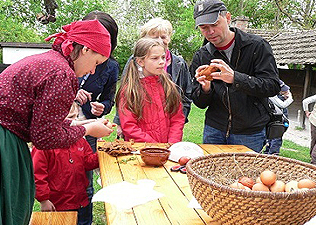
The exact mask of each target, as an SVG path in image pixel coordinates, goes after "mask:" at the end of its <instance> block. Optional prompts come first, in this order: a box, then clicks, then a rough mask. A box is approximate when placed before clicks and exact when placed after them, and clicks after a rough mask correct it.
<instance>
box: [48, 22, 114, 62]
mask: <svg viewBox="0 0 316 225" xmlns="http://www.w3.org/2000/svg"><path fill="white" fill-rule="evenodd" d="M62 28H63V30H64V31H65V32H62V33H56V34H53V35H50V36H49V37H47V38H45V41H49V40H50V39H52V38H56V39H55V41H54V44H53V45H61V49H62V51H63V54H64V55H65V56H68V55H69V54H70V53H71V52H72V51H73V46H72V43H73V42H76V43H78V44H81V45H84V46H86V47H88V48H90V49H92V50H93V51H95V52H98V53H100V54H101V55H104V56H106V57H110V54H111V37H110V33H109V32H108V31H107V30H106V29H105V27H104V26H103V25H102V24H101V23H100V22H99V21H98V20H84V21H77V22H72V23H71V24H68V25H65V26H63V27H62Z"/></svg>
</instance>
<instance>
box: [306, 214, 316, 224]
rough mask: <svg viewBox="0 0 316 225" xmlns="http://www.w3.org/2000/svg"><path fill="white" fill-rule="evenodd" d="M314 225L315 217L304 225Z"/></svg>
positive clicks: (315, 222)
mask: <svg viewBox="0 0 316 225" xmlns="http://www.w3.org/2000/svg"><path fill="white" fill-rule="evenodd" d="M315 224H316V216H314V217H313V218H311V220H310V221H308V222H306V223H305V225H315Z"/></svg>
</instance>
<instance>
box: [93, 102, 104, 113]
mask: <svg viewBox="0 0 316 225" xmlns="http://www.w3.org/2000/svg"><path fill="white" fill-rule="evenodd" d="M90 105H91V113H92V114H93V115H96V116H100V115H101V114H102V113H103V111H104V105H103V104H102V103H99V102H91V103H90Z"/></svg>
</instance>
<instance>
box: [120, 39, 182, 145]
mask: <svg viewBox="0 0 316 225" xmlns="http://www.w3.org/2000/svg"><path fill="white" fill-rule="evenodd" d="M165 57H166V46H165V45H164V44H163V42H162V41H161V40H159V39H152V38H141V39H140V40H139V41H138V42H137V43H136V45H135V48H134V56H133V58H132V60H130V61H129V63H128V65H127V69H126V75H125V76H124V78H123V80H122V83H121V86H120V89H119V91H118V94H117V96H116V103H117V106H116V107H117V109H118V114H119V117H120V120H121V126H122V132H123V135H124V138H125V140H130V139H134V141H136V142H150V143H154V142H160V143H168V142H169V143H176V142H179V141H181V140H182V134H183V126H184V119H185V118H184V115H183V111H182V104H181V101H180V94H179V92H178V91H177V88H176V85H175V84H174V83H173V82H172V81H171V80H170V78H169V75H168V74H167V73H166V71H165V70H164V67H165V64H166V59H165Z"/></svg>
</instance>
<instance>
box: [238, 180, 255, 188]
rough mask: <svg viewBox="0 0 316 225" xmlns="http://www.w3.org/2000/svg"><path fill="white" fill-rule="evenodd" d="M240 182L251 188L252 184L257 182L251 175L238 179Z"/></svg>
mask: <svg viewBox="0 0 316 225" xmlns="http://www.w3.org/2000/svg"><path fill="white" fill-rule="evenodd" d="M238 182H239V183H241V184H242V185H244V186H246V187H249V188H252V186H253V185H254V184H255V182H254V181H253V179H251V178H250V177H240V178H239V179H238Z"/></svg>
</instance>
